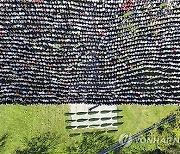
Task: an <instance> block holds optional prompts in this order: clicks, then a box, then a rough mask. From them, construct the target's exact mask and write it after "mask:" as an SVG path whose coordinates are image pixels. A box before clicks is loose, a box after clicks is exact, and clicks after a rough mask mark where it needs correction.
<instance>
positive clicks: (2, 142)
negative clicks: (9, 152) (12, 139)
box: [0, 134, 8, 152]
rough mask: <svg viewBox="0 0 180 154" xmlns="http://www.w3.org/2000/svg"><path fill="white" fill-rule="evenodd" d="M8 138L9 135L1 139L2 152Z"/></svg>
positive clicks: (0, 147)
mask: <svg viewBox="0 0 180 154" xmlns="http://www.w3.org/2000/svg"><path fill="white" fill-rule="evenodd" d="M7 138H8V135H7V134H4V135H2V136H1V137H0V152H2V151H3V149H4V147H5V145H6V142H7Z"/></svg>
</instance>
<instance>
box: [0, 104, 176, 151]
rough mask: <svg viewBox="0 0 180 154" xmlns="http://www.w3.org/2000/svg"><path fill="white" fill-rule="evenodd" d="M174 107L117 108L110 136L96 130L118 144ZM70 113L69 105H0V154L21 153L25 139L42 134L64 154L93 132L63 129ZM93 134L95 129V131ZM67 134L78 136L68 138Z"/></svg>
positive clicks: (163, 116)
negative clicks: (54, 138) (0, 140)
mask: <svg viewBox="0 0 180 154" xmlns="http://www.w3.org/2000/svg"><path fill="white" fill-rule="evenodd" d="M177 108H178V106H173V105H166V106H139V105H119V106H118V107H117V109H118V110H122V111H121V112H118V113H117V115H118V116H123V117H122V118H121V119H118V121H119V122H123V124H122V125H119V126H117V128H112V129H114V130H118V131H116V132H113V133H107V130H111V129H110V128H109V127H107V128H106V127H104V128H101V129H98V131H101V132H102V131H103V130H105V131H106V132H104V134H107V135H109V136H112V137H113V138H114V140H116V141H118V139H119V136H120V135H121V134H123V133H131V134H134V133H137V132H139V131H141V130H143V129H145V128H147V127H149V126H151V125H152V124H154V123H156V122H159V121H160V120H161V119H163V118H165V117H166V116H167V115H168V114H169V113H171V112H173V111H175V110H176V109H177ZM69 112H70V106H69V105H40V104H39V105H30V106H21V105H1V106H0V119H1V120H0V137H1V136H3V135H4V134H7V141H6V144H5V146H4V149H0V150H3V153H7V154H11V153H14V151H15V150H17V149H23V147H24V146H25V145H24V142H25V140H26V139H31V138H33V137H35V136H38V135H39V134H43V133H55V134H57V135H58V140H59V141H58V144H57V145H56V150H55V153H64V150H65V148H66V146H68V145H71V144H72V143H74V142H75V141H78V140H81V139H82V136H83V133H87V132H92V131H93V130H95V129H92V128H91V129H89V128H84V129H67V128H66V127H67V126H70V124H69V123H67V120H71V118H70V116H67V115H66V114H67V113H69ZM96 130H97V129H96ZM71 134H80V135H77V136H74V137H71V136H70V135H71Z"/></svg>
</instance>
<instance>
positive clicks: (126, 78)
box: [0, 0, 180, 104]
mask: <svg viewBox="0 0 180 154" xmlns="http://www.w3.org/2000/svg"><path fill="white" fill-rule="evenodd" d="M179 3H180V2H179V1H178V0H171V1H164V0H154V1H149V0H148V1H147V0H129V1H128V0H121V1H119V0H84V1H81V0H36V1H33V0H16V1H14V0H5V1H3V2H0V8H1V11H0V50H1V51H0V79H1V82H0V102H2V103H20V104H33V103H50V104H51V103H57V104H61V103H91V104H121V103H125V104H129V103H138V104H167V103H179V102H180V62H179V59H180V58H179V45H180V38H179V34H180V31H179V27H180V18H179V15H180V14H179V12H180V9H179V6H180V5H179Z"/></svg>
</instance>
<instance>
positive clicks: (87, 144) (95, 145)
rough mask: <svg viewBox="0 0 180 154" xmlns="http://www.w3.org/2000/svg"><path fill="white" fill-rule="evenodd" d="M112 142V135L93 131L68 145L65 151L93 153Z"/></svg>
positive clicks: (74, 153) (75, 153) (70, 152)
mask: <svg viewBox="0 0 180 154" xmlns="http://www.w3.org/2000/svg"><path fill="white" fill-rule="evenodd" d="M113 143H114V140H113V138H112V137H110V136H106V135H102V134H101V135H100V134H98V133H96V132H94V133H92V134H89V135H85V136H83V138H82V140H80V141H77V142H75V143H74V144H73V145H70V146H68V147H67V148H66V152H67V153H68V154H95V153H98V152H99V151H101V150H103V149H106V148H108V147H109V146H110V145H112V144H113Z"/></svg>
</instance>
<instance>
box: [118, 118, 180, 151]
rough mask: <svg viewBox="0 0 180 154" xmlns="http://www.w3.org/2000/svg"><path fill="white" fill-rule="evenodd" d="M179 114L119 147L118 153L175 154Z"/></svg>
mask: <svg viewBox="0 0 180 154" xmlns="http://www.w3.org/2000/svg"><path fill="white" fill-rule="evenodd" d="M179 124H180V123H179V116H178V115H177V116H176V120H175V121H174V122H171V123H167V122H166V123H164V124H163V125H162V126H161V127H158V128H155V129H154V130H152V131H151V132H150V133H148V134H146V135H143V136H141V137H140V138H139V139H137V140H136V141H133V142H132V143H131V144H130V146H129V147H124V148H121V149H119V153H125V154H177V153H178V151H180V146H179V143H178V142H179V138H178V135H177V134H178V133H177V132H179V131H177V130H179Z"/></svg>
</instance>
